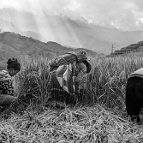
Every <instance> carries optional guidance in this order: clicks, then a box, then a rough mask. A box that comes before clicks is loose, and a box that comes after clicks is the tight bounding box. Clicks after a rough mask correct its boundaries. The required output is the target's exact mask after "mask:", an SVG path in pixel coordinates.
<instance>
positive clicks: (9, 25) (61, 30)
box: [0, 8, 143, 54]
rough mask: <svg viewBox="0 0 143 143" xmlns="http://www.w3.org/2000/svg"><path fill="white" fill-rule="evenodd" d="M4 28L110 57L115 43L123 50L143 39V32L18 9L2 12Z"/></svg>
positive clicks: (0, 10)
mask: <svg viewBox="0 0 143 143" xmlns="http://www.w3.org/2000/svg"><path fill="white" fill-rule="evenodd" d="M0 29H2V31H11V32H15V33H19V34H21V35H25V36H27V37H33V38H35V39H37V40H40V41H43V42H48V41H54V42H57V43H59V44H61V45H68V46H69V47H70V46H71V47H80V48H85V49H89V50H93V51H95V52H97V53H104V54H110V52H111V47H112V44H113V45H114V47H115V48H116V50H119V49H120V48H121V47H125V46H127V45H129V44H132V43H137V42H138V41H142V40H143V31H120V30H118V29H115V28H107V27H103V26H99V25H95V24H93V23H88V22H87V21H86V20H83V19H82V18H81V19H77V18H76V19H75V18H73V17H67V16H64V15H60V14H59V15H58V14H51V13H49V12H46V11H42V12H41V13H38V12H37V13H31V12H27V11H18V10H15V9H10V8H7V9H6V8H4V9H0Z"/></svg>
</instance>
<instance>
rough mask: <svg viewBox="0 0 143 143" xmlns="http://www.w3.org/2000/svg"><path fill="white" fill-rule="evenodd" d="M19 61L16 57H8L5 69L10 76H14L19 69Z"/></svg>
mask: <svg viewBox="0 0 143 143" xmlns="http://www.w3.org/2000/svg"><path fill="white" fill-rule="evenodd" d="M20 68H21V66H20V63H19V62H18V60H17V59H16V58H12V59H8V61H7V70H8V72H9V74H10V76H14V75H15V74H17V73H18V72H19V71H20Z"/></svg>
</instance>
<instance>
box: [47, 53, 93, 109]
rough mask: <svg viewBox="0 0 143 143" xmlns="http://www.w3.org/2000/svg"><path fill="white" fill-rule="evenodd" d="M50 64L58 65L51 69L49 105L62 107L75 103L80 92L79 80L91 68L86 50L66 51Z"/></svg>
mask: <svg viewBox="0 0 143 143" xmlns="http://www.w3.org/2000/svg"><path fill="white" fill-rule="evenodd" d="M55 62H56V63H57V64H55ZM58 62H59V65H58ZM50 65H51V66H52V65H56V66H55V68H54V66H53V67H52V68H51V69H52V70H51V71H50V81H49V89H50V99H49V100H48V105H52V106H54V107H60V108H63V107H64V106H65V105H75V104H76V103H77V102H78V96H79V94H80V88H79V87H80V82H79V81H80V80H81V78H82V76H84V75H85V74H87V73H89V72H90V70H91V65H90V63H89V62H88V61H87V57H86V52H85V51H80V52H79V53H77V54H76V53H66V54H64V55H62V56H60V57H59V58H57V59H56V61H54V62H53V63H51V64H50Z"/></svg>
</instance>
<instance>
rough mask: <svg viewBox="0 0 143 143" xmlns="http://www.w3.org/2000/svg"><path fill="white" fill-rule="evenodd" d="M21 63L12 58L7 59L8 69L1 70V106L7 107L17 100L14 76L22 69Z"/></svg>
mask: <svg viewBox="0 0 143 143" xmlns="http://www.w3.org/2000/svg"><path fill="white" fill-rule="evenodd" d="M20 68H21V67H20V63H19V62H18V61H17V59H15V58H12V59H8V61H7V70H2V71H0V106H1V107H2V108H4V109H5V108H7V107H9V106H10V105H11V103H13V102H15V101H16V100H17V97H16V96H15V95H14V86H13V83H12V77H13V76H15V75H16V74H17V73H18V72H19V71H20Z"/></svg>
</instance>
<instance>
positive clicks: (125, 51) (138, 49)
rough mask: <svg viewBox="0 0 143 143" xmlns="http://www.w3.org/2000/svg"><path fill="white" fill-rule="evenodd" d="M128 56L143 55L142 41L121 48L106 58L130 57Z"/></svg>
mask: <svg viewBox="0 0 143 143" xmlns="http://www.w3.org/2000/svg"><path fill="white" fill-rule="evenodd" d="M130 54H136V55H139V56H142V55H143V41H139V42H138V43H135V44H130V45H128V46H126V47H123V48H121V49H120V50H115V51H114V52H113V53H111V54H110V55H108V57H114V56H119V55H123V56H124V55H130Z"/></svg>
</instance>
